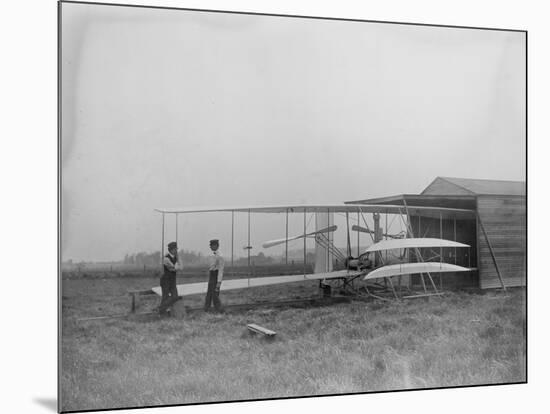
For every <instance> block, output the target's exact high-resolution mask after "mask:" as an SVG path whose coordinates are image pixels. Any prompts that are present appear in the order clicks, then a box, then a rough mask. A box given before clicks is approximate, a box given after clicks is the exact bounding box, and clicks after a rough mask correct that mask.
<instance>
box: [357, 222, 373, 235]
mask: <svg viewBox="0 0 550 414" xmlns="http://www.w3.org/2000/svg"><path fill="white" fill-rule="evenodd" d="M351 229H352V230H353V231H360V232H361V233H371V234H374V231H373V230H369V229H366V228H364V227H361V226H357V225H356V224H354V225H353V226H351Z"/></svg>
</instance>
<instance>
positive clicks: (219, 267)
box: [204, 239, 224, 312]
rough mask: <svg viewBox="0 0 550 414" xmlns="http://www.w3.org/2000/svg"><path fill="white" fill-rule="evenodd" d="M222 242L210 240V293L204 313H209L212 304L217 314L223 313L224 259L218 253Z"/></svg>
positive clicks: (207, 293)
mask: <svg viewBox="0 0 550 414" xmlns="http://www.w3.org/2000/svg"><path fill="white" fill-rule="evenodd" d="M219 247H220V242H219V241H218V240H217V239H214V240H210V249H211V250H212V255H211V256H210V258H209V260H210V267H209V268H208V291H207V292H206V300H205V303H204V311H205V312H208V311H209V310H210V306H211V305H212V302H214V308H215V309H216V311H217V312H222V310H223V309H222V303H221V302H220V287H221V285H222V279H223V267H224V261H223V257H222V255H221V254H220V252H219V251H218V248H219Z"/></svg>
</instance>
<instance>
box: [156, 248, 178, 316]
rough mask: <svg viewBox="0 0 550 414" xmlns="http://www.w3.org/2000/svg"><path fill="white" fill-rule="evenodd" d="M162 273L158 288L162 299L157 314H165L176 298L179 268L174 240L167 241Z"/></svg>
mask: <svg viewBox="0 0 550 414" xmlns="http://www.w3.org/2000/svg"><path fill="white" fill-rule="evenodd" d="M162 264H163V268H164V273H163V274H162V276H161V277H160V288H161V290H162V300H161V302H160V305H159V308H158V310H159V314H161V315H165V314H166V313H167V310H168V308H169V307H170V306H172V305H173V304H174V303H176V301H178V299H181V298H180V297H179V296H178V288H177V286H176V270H179V269H181V266H180V263H179V261H178V245H177V243H176V242H170V243H168V254H167V255H166V256H164V260H163V262H162Z"/></svg>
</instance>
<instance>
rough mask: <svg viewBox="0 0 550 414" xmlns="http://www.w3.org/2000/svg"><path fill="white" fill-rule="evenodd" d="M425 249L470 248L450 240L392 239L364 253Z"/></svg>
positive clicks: (383, 241)
mask: <svg viewBox="0 0 550 414" xmlns="http://www.w3.org/2000/svg"><path fill="white" fill-rule="evenodd" d="M426 247H438V248H439V247H470V246H469V245H467V244H463V243H458V242H455V241H452V240H445V239H432V238H409V239H394V240H382V241H379V242H378V243H375V244H373V245H372V246H370V247H369V248H368V249H367V250H365V253H368V252H379V251H382V250H392V249H411V248H419V249H421V248H426Z"/></svg>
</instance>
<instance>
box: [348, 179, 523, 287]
mask: <svg viewBox="0 0 550 414" xmlns="http://www.w3.org/2000/svg"><path fill="white" fill-rule="evenodd" d="M350 203H354V204H355V203H364V204H386V205H403V206H408V207H409V210H410V211H412V213H411V214H410V215H409V222H410V228H411V232H412V233H413V234H412V235H409V237H411V236H412V237H415V236H416V237H439V238H445V239H449V240H455V241H459V242H463V243H467V244H469V245H470V246H471V247H470V248H469V249H468V251H466V252H457V251H456V250H454V251H453V250H451V249H443V251H442V253H441V255H442V257H443V260H444V261H446V262H450V263H455V264H458V265H462V266H466V267H472V268H476V269H477V271H476V272H471V273H469V274H464V273H457V274H455V275H454V276H453V275H451V276H445V277H443V278H441V277H440V278H439V283H440V284H441V286H442V287H443V286H445V285H453V286H456V287H459V286H476V287H479V288H482V289H488V288H498V287H501V286H502V283H503V284H504V285H505V286H506V287H512V286H524V285H525V282H526V256H527V251H526V234H527V217H526V185H525V182H522V181H497V180H481V179H466V178H450V177H437V178H436V179H435V180H434V181H433V182H432V183H431V184H430V185H428V187H426V189H424V191H422V193H420V194H416V195H414V194H402V195H397V196H391V197H384V198H376V199H367V200H358V201H350ZM413 206H430V207H441V208H442V210H443V209H463V210H470V211H471V212H472V214H471V216H470V217H464V216H463V217H458V218H457V217H454V216H453V215H452V214H444V213H442V215H441V216H440V217H439V218H433V217H422V216H421V215H419V214H415V213H414V208H412V207H413ZM418 259H419V258H418V257H415V254H414V253H413V254H412V257H411V261H416V260H418ZM499 276H500V277H499ZM413 281H414V279H413ZM501 281H502V282H501ZM449 287H450V286H449Z"/></svg>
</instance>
